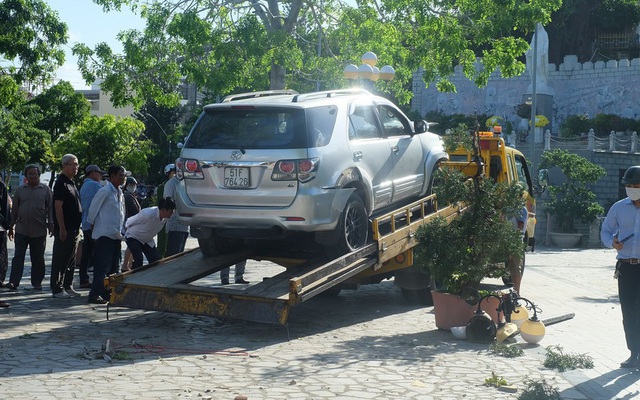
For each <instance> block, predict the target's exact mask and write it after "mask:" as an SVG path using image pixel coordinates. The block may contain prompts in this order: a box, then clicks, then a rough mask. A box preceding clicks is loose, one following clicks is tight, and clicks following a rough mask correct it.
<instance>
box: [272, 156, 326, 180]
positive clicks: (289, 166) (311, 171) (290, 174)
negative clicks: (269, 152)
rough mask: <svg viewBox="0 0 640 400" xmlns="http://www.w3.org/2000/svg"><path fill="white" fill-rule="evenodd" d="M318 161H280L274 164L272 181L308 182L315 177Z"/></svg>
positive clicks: (308, 159) (309, 159) (311, 159)
mask: <svg viewBox="0 0 640 400" xmlns="http://www.w3.org/2000/svg"><path fill="white" fill-rule="evenodd" d="M318 165H319V160H318V159H317V158H305V159H302V160H280V161H278V162H277V163H276V165H275V166H274V168H273V173H272V174H271V180H274V181H295V180H298V181H300V182H303V183H304V182H308V181H310V180H312V179H313V178H315V177H316V173H317V172H318Z"/></svg>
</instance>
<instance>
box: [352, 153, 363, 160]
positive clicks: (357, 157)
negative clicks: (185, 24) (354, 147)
mask: <svg viewBox="0 0 640 400" xmlns="http://www.w3.org/2000/svg"><path fill="white" fill-rule="evenodd" d="M362 157H364V154H362V152H361V151H354V152H353V161H361V160H362Z"/></svg>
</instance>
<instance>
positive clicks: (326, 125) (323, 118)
mask: <svg viewBox="0 0 640 400" xmlns="http://www.w3.org/2000/svg"><path fill="white" fill-rule="evenodd" d="M337 115H338V107H336V106H323V107H314V108H309V109H307V127H308V128H309V147H323V146H326V145H327V144H329V141H330V140H331V135H332V134H333V128H334V126H335V124H336V116H337Z"/></svg>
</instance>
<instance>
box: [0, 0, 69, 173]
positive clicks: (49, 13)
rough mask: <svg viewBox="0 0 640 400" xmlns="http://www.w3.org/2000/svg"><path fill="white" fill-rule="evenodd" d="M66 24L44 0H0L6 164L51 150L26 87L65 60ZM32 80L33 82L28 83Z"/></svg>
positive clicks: (0, 145) (1, 148)
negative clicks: (63, 49)
mask: <svg viewBox="0 0 640 400" xmlns="http://www.w3.org/2000/svg"><path fill="white" fill-rule="evenodd" d="M66 41H67V26H66V24H64V23H63V22H61V21H60V20H59V18H58V14H57V13H56V12H54V11H53V10H51V8H50V7H49V6H48V5H47V4H46V2H45V1H43V0H4V1H2V2H0V61H1V62H0V159H1V160H2V165H1V166H0V167H2V169H3V170H11V169H15V168H17V169H22V167H24V165H25V163H27V162H42V161H43V160H45V159H48V158H49V157H50V155H51V149H50V143H51V141H50V138H49V137H48V136H47V134H46V132H44V131H43V130H42V129H41V128H42V126H41V122H42V112H41V108H40V107H39V106H38V105H36V104H34V103H31V102H29V101H27V100H28V96H29V94H28V93H26V92H25V90H23V89H21V87H22V88H26V89H32V87H33V86H35V85H36V84H42V83H47V82H49V81H50V79H51V77H52V75H53V72H54V70H55V69H56V68H57V67H58V66H60V65H62V63H63V62H64V52H63V51H62V50H61V49H60V45H62V44H64V43H66ZM30 86H31V87H30Z"/></svg>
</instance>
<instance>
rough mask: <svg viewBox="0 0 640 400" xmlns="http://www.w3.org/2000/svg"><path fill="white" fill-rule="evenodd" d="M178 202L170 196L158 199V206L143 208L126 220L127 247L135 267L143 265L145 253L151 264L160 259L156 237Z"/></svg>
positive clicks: (132, 265)
mask: <svg viewBox="0 0 640 400" xmlns="http://www.w3.org/2000/svg"><path fill="white" fill-rule="evenodd" d="M175 209H176V204H175V203H174V202H173V200H171V199H170V198H164V199H160V200H158V205H157V206H156V207H149V208H143V209H142V210H140V212H139V213H138V214H136V215H134V216H132V217H129V219H127V221H126V222H125V238H126V241H127V247H128V248H129V250H131V255H132V256H133V263H132V264H131V267H132V268H133V269H136V268H140V267H142V262H143V258H142V255H143V254H144V256H145V257H147V261H148V262H149V264H151V263H154V262H156V261H158V260H159V259H160V253H159V252H158V248H157V247H156V243H155V240H154V237H155V236H156V234H157V233H158V232H160V230H161V229H162V228H163V227H164V226H165V224H166V223H167V221H168V220H169V218H171V215H173V210H175Z"/></svg>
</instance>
